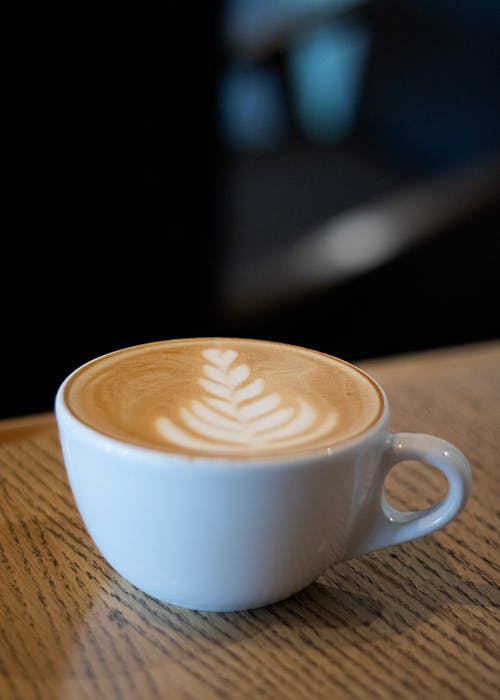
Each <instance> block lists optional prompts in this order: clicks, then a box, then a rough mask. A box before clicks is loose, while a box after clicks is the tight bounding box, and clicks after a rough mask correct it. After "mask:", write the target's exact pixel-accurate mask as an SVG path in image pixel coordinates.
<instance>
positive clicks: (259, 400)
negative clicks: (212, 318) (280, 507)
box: [65, 338, 383, 459]
mask: <svg viewBox="0 0 500 700" xmlns="http://www.w3.org/2000/svg"><path fill="white" fill-rule="evenodd" d="M65 402H66V405H67V406H68V407H69V409H70V411H71V412H72V413H73V414H74V415H75V416H76V418H78V419H79V420H80V421H82V422H83V423H85V424H87V425H88V426H90V427H91V428H93V429H95V430H97V431H99V432H101V433H104V434H106V435H108V436H110V437H113V438H116V439H118V440H122V441H125V442H129V443H133V444H136V445H140V446H144V447H149V448H153V449H157V450H158V449H159V450H164V451H167V452H170V453H181V454H185V455H190V456H196V455H200V456H211V457H241V458H243V459H245V458H252V457H264V456H277V455H281V454H285V455H286V454H301V453H310V452H314V451H321V450H326V449H327V448H328V447H333V446H335V445H336V444H338V443H339V442H344V441H346V440H349V439H352V438H355V437H358V436H359V435H360V434H362V433H363V432H365V431H367V430H368V429H369V428H370V427H371V426H373V425H374V424H375V422H376V421H377V420H378V418H379V417H380V415H381V413H382V410H383V398H382V395H381V392H380V390H379V389H378V387H377V386H376V385H375V384H374V383H373V382H372V380H370V378H369V377H367V376H366V375H365V374H364V373H363V372H361V371H360V370H358V369H356V368H355V367H353V366H352V365H349V364H348V363H346V362H343V361H342V360H338V359H336V358H333V357H330V356H329V355H325V354H323V353H320V352H316V351H313V350H307V349H304V348H300V347H295V346H292V345H285V344H281V343H273V342H267V341H258V340H243V339H231V338H195V339H186V340H170V341H164V342H158V343H150V344H147V345H138V346H136V347H131V348H126V349H124V350H118V351H117V352H114V353H111V354H109V355H104V356H103V357H100V358H97V359H96V360H93V361H92V362H90V363H88V364H87V365H84V366H83V367H81V368H80V369H78V370H77V371H76V372H75V373H74V374H73V375H72V377H71V378H70V380H69V381H68V383H67V385H66V388H65Z"/></svg>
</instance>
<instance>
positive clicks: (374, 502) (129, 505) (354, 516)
mask: <svg viewBox="0 0 500 700" xmlns="http://www.w3.org/2000/svg"><path fill="white" fill-rule="evenodd" d="M68 379H69V378H68ZM68 379H67V380H66V382H67V381H68ZM372 381H373V380H372ZM66 382H64V383H63V384H62V386H61V388H60V389H59V391H58V394H57V398H56V415H57V421H58V426H59V432H60V437H61V445H62V450H63V455H64V461H65V464H66V468H67V472H68V475H69V480H70V483H71V487H72V490H73V494H74V497H75V500H76V503H77V505H78V508H79V510H80V513H81V516H82V518H83V520H84V522H85V525H86V527H87V529H88V531H89V533H90V535H91V537H92V538H93V540H94V542H95V544H96V545H97V547H98V548H99V550H100V551H101V553H102V554H103V556H104V557H105V558H106V559H107V561H108V562H109V563H110V564H111V566H112V567H114V569H116V571H117V572H119V573H120V574H121V575H122V576H124V577H125V578H126V579H128V580H129V581H130V582H132V583H133V584H134V585H135V586H137V587H138V588H140V589H142V590H143V591H145V592H146V593H148V594H150V595H152V596H154V597H156V598H159V599H160V600H163V601H166V602H169V603H174V604H176V605H181V606H185V607H188V608H194V609H198V610H212V611H229V610H243V609H250V608H255V607H259V606H262V605H266V604H269V603H273V602H276V601H278V600H281V599H283V598H286V597H288V596H290V595H292V594H293V593H295V592H297V591H299V590H301V589H302V588H304V587H305V586H307V585H308V584H310V583H312V582H313V581H314V580H315V579H316V578H317V577H318V576H319V575H320V574H321V573H322V571H324V569H325V568H326V567H327V566H329V565H331V564H334V563H335V562H339V561H342V560H345V559H350V558H352V557H356V556H359V555H361V554H364V553H366V552H371V551H373V550H376V549H380V548H382V547H387V546H389V545H395V544H398V543H400V542H405V541H407V540H411V539H414V538H416V537H421V536H422V535H427V534H429V533H431V532H433V531H434V530H437V529H439V528H441V527H443V526H444V525H446V523H448V522H449V521H450V520H452V519H453V518H454V517H455V516H456V515H457V514H458V513H459V512H460V510H461V509H462V508H463V507H464V505H465V502H466V501H467V498H468V496H469V492H470V486H471V472H470V467H469V464H468V461H467V459H466V458H465V457H464V455H463V454H462V453H461V452H460V451H459V450H458V449H457V448H456V447H454V446H453V445H451V444H450V443H449V442H446V441H445V440H442V439H440V438H438V437H434V436H432V435H424V434H418V433H396V434H393V433H390V432H388V421H389V407H388V403H387V397H386V396H385V394H384V393H383V391H382V390H381V393H382V396H383V400H384V408H383V412H382V415H381V416H380V418H379V420H378V421H377V423H376V424H375V425H374V426H373V427H371V428H370V429H369V430H368V431H366V432H365V433H363V434H362V435H361V436H359V437H357V438H356V439H354V440H351V441H350V442H347V443H343V444H338V445H337V446H334V447H333V448H328V450H326V451H325V450H323V451H322V452H318V453H317V454H313V455H312V456H308V457H303V456H302V457H299V456H298V457H296V458H295V457H290V456H286V457H272V458H261V457H259V458H255V459H248V458H246V459H243V460H241V459H237V458H211V457H201V456H200V457H194V458H193V457H188V456H183V455H181V454H169V453H167V452H164V451H160V450H154V449H149V448H145V447H141V446H135V445H131V444H129V443H126V442H120V441H119V440H116V439H113V438H110V437H108V436H106V435H104V434H102V433H100V432H98V431H96V430H93V429H92V428H89V427H88V426H87V425H85V424H84V423H82V422H80V421H79V420H78V419H77V418H76V417H75V416H74V415H73V413H72V412H71V411H70V410H69V409H68V407H67V405H66V404H65V400H64V388H65V385H66ZM403 460H421V461H423V462H428V463H430V464H432V465H434V466H435V467H437V468H438V469H439V470H441V471H442V472H443V473H444V475H445V476H446V478H447V480H448V484H449V491H448V494H447V495H446V497H445V498H444V499H443V500H442V501H441V502H440V503H438V504H437V505H435V506H433V507H431V508H428V509H425V510H419V511H416V512H412V513H403V512H400V511H398V510H395V509H394V508H393V507H391V506H390V505H389V504H388V503H387V501H386V500H385V497H384V479H385V477H386V475H387V473H388V472H389V471H390V469H391V468H392V467H393V466H394V465H395V464H397V463H398V462H401V461H403Z"/></svg>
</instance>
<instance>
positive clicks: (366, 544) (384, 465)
mask: <svg viewBox="0 0 500 700" xmlns="http://www.w3.org/2000/svg"><path fill="white" fill-rule="evenodd" d="M405 460H417V461H421V462H428V463H429V464H432V465H433V466H434V467H437V468H438V469H439V470H440V471H442V472H443V474H444V475H445V476H446V478H447V480H448V486H449V489H448V493H447V495H446V496H445V497H444V498H443V500H442V501H440V502H439V503H437V504H436V505H434V506H431V507H430V508H425V509H422V510H417V511H412V512H406V513H405V512H403V511H400V510H397V509H396V508H393V507H392V506H391V505H390V504H389V503H388V502H387V500H386V498H385V496H384V492H383V484H384V480H385V477H386V476H387V474H388V473H389V472H390V470H391V469H392V468H393V467H394V466H395V465H396V464H398V463H399V462H403V461H405ZM380 468H381V492H382V493H381V499H380V505H379V506H378V508H377V509H376V513H375V518H374V521H373V522H372V526H371V527H369V526H368V528H367V529H369V534H368V536H367V537H365V538H363V539H362V540H361V541H360V542H359V543H358V546H357V547H355V548H354V553H351V552H350V556H359V555H360V554H365V553H367V552H371V551H373V550H376V549H382V548H383V547H388V546H389V545H392V544H399V543H401V542H407V541H408V540H413V539H415V538H417V537H422V536H423V535H428V534H429V533H431V532H434V530H439V529H440V528H442V527H444V525H446V524H447V523H449V522H450V520H453V518H455V517H456V516H457V515H458V514H459V513H460V511H461V510H462V508H463V507H464V506H465V504H466V502H467V499H468V498H469V495H470V490H471V484H472V474H471V469H470V465H469V462H468V461H467V459H466V457H465V456H464V455H463V454H462V453H461V452H460V450H458V449H457V448H456V447H455V446H454V445H452V444H451V443H449V442H447V441H446V440H442V439H441V438H438V437H435V436H434V435H426V434H423V433H394V434H389V436H388V447H387V450H386V453H385V455H384V458H383V459H382V461H381V465H380Z"/></svg>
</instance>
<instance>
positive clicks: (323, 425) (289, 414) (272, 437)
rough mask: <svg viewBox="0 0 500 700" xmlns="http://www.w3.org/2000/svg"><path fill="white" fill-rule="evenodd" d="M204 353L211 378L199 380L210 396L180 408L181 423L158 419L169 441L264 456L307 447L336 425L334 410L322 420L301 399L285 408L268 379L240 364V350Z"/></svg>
mask: <svg viewBox="0 0 500 700" xmlns="http://www.w3.org/2000/svg"><path fill="white" fill-rule="evenodd" d="M202 355H203V357H204V358H205V359H206V360H207V361H208V364H204V365H203V372H204V374H205V377H200V379H199V380H198V383H199V384H200V386H201V387H202V389H204V394H203V395H201V397H200V399H199V400H197V399H192V400H191V402H190V405H189V407H184V406H183V407H182V408H181V409H180V415H179V418H180V421H179V423H180V425H179V424H176V423H174V422H173V421H171V420H170V419H169V418H164V417H160V418H157V420H156V427H157V429H158V432H159V433H160V435H161V436H162V437H164V438H165V439H166V440H167V442H170V443H173V444H174V445H179V446H180V447H184V448H188V449H191V450H197V449H201V450H204V451H207V452H214V453H224V452H230V453H231V454H235V453H237V452H238V451H241V452H243V453H246V452H249V451H250V452H253V453H258V452H265V451H268V450H269V449H270V448H281V449H285V448H290V447H298V446H300V445H301V444H307V443H309V442H310V441H311V440H315V439H317V438H320V437H322V436H323V435H325V434H326V433H327V432H328V431H330V430H331V429H332V428H333V427H334V425H335V423H336V414H335V412H334V411H333V410H331V411H329V413H328V414H327V415H326V416H325V417H324V418H323V419H320V418H319V417H318V416H317V413H316V411H315V409H314V408H313V407H312V406H311V405H310V404H309V403H308V402H307V401H305V400H304V399H302V398H300V396H297V398H296V400H295V402H294V403H293V404H288V405H284V402H283V400H282V398H281V396H280V394H279V393H278V392H273V393H266V392H265V382H264V380H263V379H262V378H260V377H258V378H256V379H251V376H250V375H251V372H250V367H249V366H248V365H247V364H245V363H243V364H237V365H236V366H235V365H234V362H235V360H236V359H237V358H238V352H237V351H236V350H224V351H221V350H218V349H216V348H208V349H207V350H204V351H203V352H202ZM249 378H250V381H247V380H249Z"/></svg>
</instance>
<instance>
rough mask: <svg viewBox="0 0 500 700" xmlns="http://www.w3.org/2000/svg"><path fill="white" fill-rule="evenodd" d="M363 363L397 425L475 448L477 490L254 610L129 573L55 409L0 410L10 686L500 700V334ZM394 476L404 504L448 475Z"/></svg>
mask: <svg viewBox="0 0 500 700" xmlns="http://www.w3.org/2000/svg"><path fill="white" fill-rule="evenodd" d="M364 366H365V368H366V369H367V370H368V371H370V372H371V373H372V374H373V375H374V377H375V378H377V379H378V380H379V381H380V382H381V383H382V384H383V386H384V387H385V389H386V391H387V394H388V396H389V399H390V401H391V405H392V414H393V420H392V426H393V428H394V429H395V430H414V431H422V432H431V433H436V434H439V435H440V436H442V437H444V438H446V439H448V440H451V441H452V442H454V443H455V444H456V445H457V446H458V447H460V448H461V449H462V450H463V451H464V452H465V453H466V454H467V455H468V457H469V459H470V460H471V463H472V468H473V472H474V489H473V495H472V498H471V500H470V502H469V504H468V506H467V508H466V510H465V511H464V512H463V513H462V514H461V515H460V516H459V517H458V518H457V519H456V520H455V521H454V522H453V523H451V524H450V525H448V526H447V527H446V528H445V529H444V530H441V531H440V532H438V533H435V534H434V535H431V536H428V537H425V538H423V539H420V540H417V541H414V542H411V543H407V544H404V545H400V546H398V547H392V548H390V549H386V550H384V551H381V552H376V553H373V554H370V555H367V556H364V557H361V558H360V559H357V560H355V561H351V562H347V563H343V564H340V565H337V566H335V567H334V568H332V569H330V570H328V571H327V572H326V573H325V574H324V575H323V576H321V578H320V579H318V581H317V582H316V583H314V584H313V585H312V586H310V587H309V588H307V589H306V590H304V591H303V592H302V593H300V594H299V595H297V596H295V597H293V598H291V599H289V600H287V601H284V602H282V603H279V604H276V605H272V606H269V607H268V608H262V609H259V610H253V611H249V612H244V613H231V614H215V613H199V612H192V611H188V610H184V609H181V608H176V607H173V606H169V605H165V604H162V603H159V602H158V601H156V600H154V599H152V598H149V597H148V596H146V595H145V594H143V593H141V592H140V591H138V590H137V589H136V588H134V587H133V586H132V585H130V584H128V583H127V582H126V581H124V580H123V579H122V578H121V577H120V576H119V575H118V574H117V573H116V572H114V571H113V570H112V569H111V568H110V567H109V566H108V564H107V563H106V562H105V561H104V560H103V559H102V557H101V556H100V555H99V553H98V552H97V551H96V549H95V547H94V545H93V543H92V541H91V540H90V538H89V536H88V534H87V533H86V531H85V529H84V527H83V525H82V522H81V520H80V517H79V515H78V512H77V510H76V507H75V505H74V502H73V498H72V495H71V492H70V490H69V486H68V482H67V479H66V474H65V471H64V467H63V465H62V461H61V454H60V450H59V444H58V439H57V433H56V430H55V426H54V422H53V418H52V417H51V416H41V417H38V418H35V419H32V418H31V419H21V420H15V421H5V422H4V423H3V424H0V562H1V563H0V567H1V569H0V571H1V575H0V697H1V698H2V699H3V700H30V699H31V698H33V699H34V700H46V699H47V700H49V699H50V700H54V699H60V698H69V699H71V700H73V699H75V700H79V699H80V698H82V699H83V698H88V699H89V700H95V699H96V698H106V699H107V698H109V699H114V698H116V699H128V698H133V699H134V700H135V699H139V700H142V699H144V700H150V699H153V698H161V699H164V698H174V699H175V698H186V699H189V698H203V699H205V698H207V699H208V700H210V699H211V698H238V699H239V698H242V699H244V698H252V699H254V698H273V699H274V698H283V699H290V700H292V699H293V700H300V699H302V698H304V699H307V700H311V698H314V699H316V698H320V699H322V698H325V699H326V698H328V699H335V698H357V699H360V700H364V699H365V698H370V699H371V698H373V699H377V698H379V699H385V698H387V699H389V698H390V699H391V700H392V699H393V698H400V699H402V700H404V699H412V700H413V699H415V698H433V697H439V698H450V699H451V698H453V699H454V700H455V699H459V700H460V699H462V700H468V699H471V700H472V699H476V698H477V699H478V700H479V699H481V700H498V698H499V697H500V672H499V659H500V647H499V641H498V640H499V631H500V625H499V621H500V610H499V604H500V596H499V588H498V585H499V569H500V561H499V554H498V552H499V544H500V542H499V539H500V537H499V529H500V528H499V525H500V480H499V478H498V476H499V461H498V454H499V451H498V450H499V448H498V441H499V436H500V344H498V343H494V344H487V345H480V346H476V347H471V348H457V349H450V350H447V351H439V352H434V353H426V354H422V355H418V356H410V357H401V358H395V359H394V358H393V359H390V360H379V361H372V362H366V363H364ZM387 487H388V491H389V496H390V498H391V499H392V501H393V502H395V503H396V504H397V505H398V506H399V507H403V508H413V507H421V506H423V505H426V504H428V503H431V502H433V500H435V498H436V497H437V495H436V494H440V493H441V494H442V493H443V492H444V490H445V484H444V482H443V478H442V477H441V475H440V474H438V473H436V472H435V470H431V469H430V468H429V467H426V466H424V465H420V464H415V463H411V464H405V465H401V466H399V467H397V468H396V469H395V470H394V471H393V472H392V473H391V475H390V476H389V478H388V481H387Z"/></svg>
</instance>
